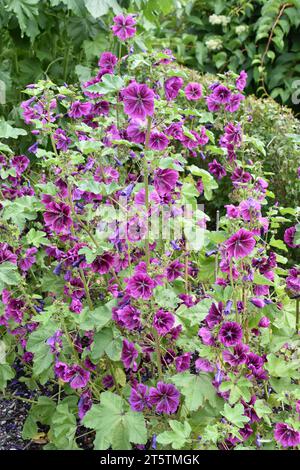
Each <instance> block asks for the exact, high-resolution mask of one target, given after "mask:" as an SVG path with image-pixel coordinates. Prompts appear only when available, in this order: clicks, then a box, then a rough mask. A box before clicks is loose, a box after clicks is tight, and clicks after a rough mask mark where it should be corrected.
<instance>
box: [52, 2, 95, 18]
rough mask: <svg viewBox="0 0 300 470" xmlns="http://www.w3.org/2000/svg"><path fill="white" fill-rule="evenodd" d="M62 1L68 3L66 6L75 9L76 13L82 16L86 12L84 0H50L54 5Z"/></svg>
mask: <svg viewBox="0 0 300 470" xmlns="http://www.w3.org/2000/svg"><path fill="white" fill-rule="evenodd" d="M60 3H63V4H64V5H66V7H67V8H68V9H69V10H71V11H73V12H74V13H75V15H78V16H81V17H82V16H84V15H85V13H86V11H85V5H84V0H50V4H51V5H53V6H58V5H59V4H60Z"/></svg>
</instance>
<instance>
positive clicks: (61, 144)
mask: <svg viewBox="0 0 300 470" xmlns="http://www.w3.org/2000/svg"><path fill="white" fill-rule="evenodd" d="M53 137H54V140H55V141H56V148H57V149H58V150H63V151H64V152H66V151H67V150H68V147H69V145H70V143H71V139H70V138H69V137H68V136H67V133H66V131H64V130H63V129H56V131H55V132H54V134H53Z"/></svg>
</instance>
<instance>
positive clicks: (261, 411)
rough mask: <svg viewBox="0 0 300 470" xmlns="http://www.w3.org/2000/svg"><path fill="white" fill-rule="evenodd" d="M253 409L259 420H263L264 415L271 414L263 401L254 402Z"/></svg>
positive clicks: (270, 410)
mask: <svg viewBox="0 0 300 470" xmlns="http://www.w3.org/2000/svg"><path fill="white" fill-rule="evenodd" d="M253 408H254V409H255V411H256V414H257V416H258V417H259V418H263V417H264V416H265V415H268V414H270V413H272V409H271V408H270V407H269V406H268V405H267V403H266V402H265V400H256V402H255V403H254V406H253Z"/></svg>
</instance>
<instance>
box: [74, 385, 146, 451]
mask: <svg viewBox="0 0 300 470" xmlns="http://www.w3.org/2000/svg"><path fill="white" fill-rule="evenodd" d="M100 398H101V402H100V404H99V405H93V406H92V408H91V409H90V410H89V411H88V412H87V414H86V415H85V417H84V418H83V424H84V426H86V427H88V428H91V429H95V430H96V439H95V443H94V445H95V450H105V449H108V448H109V447H110V446H112V449H113V450H126V449H130V448H131V447H130V443H134V444H145V443H146V442H147V430H146V425H145V420H144V417H143V414H142V413H136V412H134V411H131V410H130V409H129V405H128V404H127V402H126V401H125V400H124V399H123V398H121V397H120V396H118V395H116V394H114V393H111V392H104V393H101V397H100ZM120 430H122V433H121V434H122V436H120V432H119V431H120Z"/></svg>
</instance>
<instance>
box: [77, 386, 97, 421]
mask: <svg viewBox="0 0 300 470" xmlns="http://www.w3.org/2000/svg"><path fill="white" fill-rule="evenodd" d="M92 404H93V400H92V393H91V391H90V390H85V391H84V392H83V393H82V394H81V395H80V398H79V401H78V416H79V419H83V417H84V416H85V414H86V413H87V412H88V411H89V410H90V409H91V408H92Z"/></svg>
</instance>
